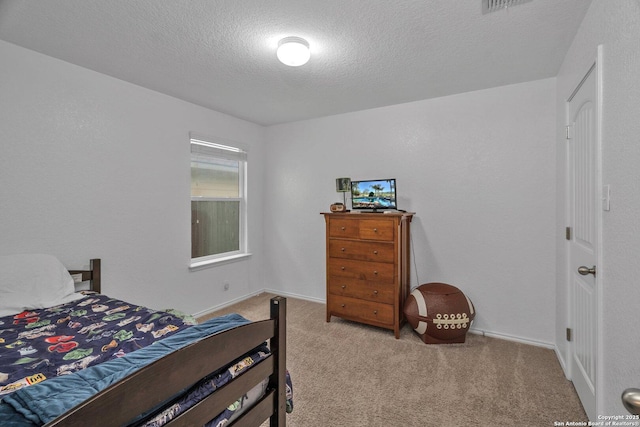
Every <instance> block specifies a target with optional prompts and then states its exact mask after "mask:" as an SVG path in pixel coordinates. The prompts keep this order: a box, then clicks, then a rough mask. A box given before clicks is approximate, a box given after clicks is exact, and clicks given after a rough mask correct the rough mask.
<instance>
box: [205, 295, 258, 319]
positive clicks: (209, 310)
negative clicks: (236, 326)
mask: <svg viewBox="0 0 640 427" xmlns="http://www.w3.org/2000/svg"><path fill="white" fill-rule="evenodd" d="M264 292H265V290H260V291H257V292H252V293H249V294H246V295H243V296H239V297H237V298H234V299H232V300H229V301H227V302H224V303H222V304H218V305H214V306H213V307H210V308H206V309H204V310H201V311H198V312H197V313H193V314H192V316H193V317H196V318H198V317H202V316H206V315H207V314H211V313H213V312H214V311H218V310H222V309H223V308H227V307H229V306H230V305H233V304H237V303H239V302H241V301H244V300H246V299H248V298H251V297H254V296H256V295H260V294H262V293H264Z"/></svg>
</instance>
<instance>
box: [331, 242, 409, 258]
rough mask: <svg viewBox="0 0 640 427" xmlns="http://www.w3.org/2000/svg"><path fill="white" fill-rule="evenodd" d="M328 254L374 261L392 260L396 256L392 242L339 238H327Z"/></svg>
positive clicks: (335, 256) (334, 256) (336, 256)
mask: <svg viewBox="0 0 640 427" xmlns="http://www.w3.org/2000/svg"><path fill="white" fill-rule="evenodd" d="M329 256H330V257H333V258H349V259H359V260H362V261H376V262H394V261H395V258H396V256H395V250H394V244H393V242H389V243H383V242H363V241H359V240H358V241H355V240H341V239H330V240H329Z"/></svg>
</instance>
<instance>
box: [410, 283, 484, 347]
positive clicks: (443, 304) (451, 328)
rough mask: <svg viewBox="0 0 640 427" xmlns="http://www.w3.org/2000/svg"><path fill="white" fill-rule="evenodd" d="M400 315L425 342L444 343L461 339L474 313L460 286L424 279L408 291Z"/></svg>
mask: <svg viewBox="0 0 640 427" xmlns="http://www.w3.org/2000/svg"><path fill="white" fill-rule="evenodd" d="M404 315H405V317H406V319H407V321H408V322H409V324H410V325H411V327H412V328H413V329H414V330H415V331H416V332H417V333H418V335H420V338H422V341H424V342H425V344H446V343H463V342H464V340H465V338H466V336H467V331H468V330H469V328H470V327H471V323H472V322H473V319H474V317H475V315H476V313H475V309H474V307H473V304H472V303H471V300H469V298H467V296H466V295H465V294H463V293H462V291H461V290H460V289H458V288H456V287H455V286H451V285H448V284H446V283H427V284H424V285H420V286H418V287H417V288H416V289H414V290H413V292H411V294H410V295H409V297H408V298H407V300H406V301H405V303H404Z"/></svg>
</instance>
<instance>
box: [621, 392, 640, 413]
mask: <svg viewBox="0 0 640 427" xmlns="http://www.w3.org/2000/svg"><path fill="white" fill-rule="evenodd" d="M622 404H623V405H624V407H625V408H626V409H627V411H629V413H631V414H634V415H640V389H637V388H628V389H626V390H625V391H624V392H623V393H622Z"/></svg>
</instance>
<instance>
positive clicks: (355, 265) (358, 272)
mask: <svg viewBox="0 0 640 427" xmlns="http://www.w3.org/2000/svg"><path fill="white" fill-rule="evenodd" d="M327 268H328V270H329V271H328V276H338V277H346V278H351V279H361V280H368V281H371V282H385V283H395V264H389V263H383V262H368V261H356V260H351V259H344V258H329V263H328V266H327Z"/></svg>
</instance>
